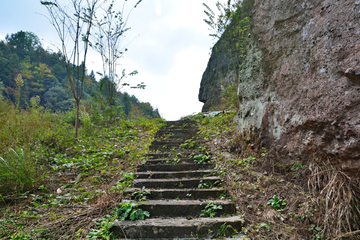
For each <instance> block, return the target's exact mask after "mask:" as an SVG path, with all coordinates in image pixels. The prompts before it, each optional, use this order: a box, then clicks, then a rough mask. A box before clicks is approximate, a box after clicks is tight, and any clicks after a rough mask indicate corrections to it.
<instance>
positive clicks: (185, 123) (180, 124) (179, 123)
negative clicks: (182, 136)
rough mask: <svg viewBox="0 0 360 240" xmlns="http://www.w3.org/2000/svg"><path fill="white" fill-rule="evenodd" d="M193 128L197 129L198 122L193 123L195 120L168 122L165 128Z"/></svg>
mask: <svg viewBox="0 0 360 240" xmlns="http://www.w3.org/2000/svg"><path fill="white" fill-rule="evenodd" d="M191 127H197V122H196V121H193V120H179V121H167V122H166V125H165V126H164V127H163V128H169V129H179V128H181V129H186V128H191ZM163 128H162V129H163Z"/></svg>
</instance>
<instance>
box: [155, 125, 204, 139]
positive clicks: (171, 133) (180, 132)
mask: <svg viewBox="0 0 360 240" xmlns="http://www.w3.org/2000/svg"><path fill="white" fill-rule="evenodd" d="M196 131H197V128H195V127H193V128H186V129H160V130H158V132H157V133H156V135H155V138H156V140H166V139H181V140H182V141H185V140H186V139H190V138H192V137H194V136H196Z"/></svg>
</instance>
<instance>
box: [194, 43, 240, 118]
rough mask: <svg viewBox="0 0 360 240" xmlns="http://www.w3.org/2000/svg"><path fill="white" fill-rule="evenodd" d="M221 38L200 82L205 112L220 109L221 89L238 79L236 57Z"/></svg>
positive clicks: (200, 94) (200, 92)
mask: <svg viewBox="0 0 360 240" xmlns="http://www.w3.org/2000/svg"><path fill="white" fill-rule="evenodd" d="M224 45H225V44H224V43H223V42H222V41H221V40H220V41H218V42H217V43H216V44H215V46H214V47H213V49H212V53H211V57H210V60H209V62H208V65H207V67H206V70H205V72H204V74H203V77H202V79H201V84H200V91H199V101H200V102H203V103H204V106H203V108H202V111H203V112H207V111H210V110H212V111H215V110H223V109H219V107H220V106H219V102H220V94H221V91H222V90H223V89H224V88H226V87H227V85H229V84H233V83H235V81H236V77H235V76H236V74H235V68H234V67H232V66H233V65H234V61H235V60H234V59H233V58H231V56H230V54H229V52H228V51H227V50H226V49H225V48H226V46H224Z"/></svg>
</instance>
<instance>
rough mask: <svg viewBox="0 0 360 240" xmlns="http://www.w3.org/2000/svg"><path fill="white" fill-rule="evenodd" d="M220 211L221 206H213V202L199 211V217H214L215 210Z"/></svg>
mask: <svg viewBox="0 0 360 240" xmlns="http://www.w3.org/2000/svg"><path fill="white" fill-rule="evenodd" d="M219 209H222V206H221V205H215V204H214V202H213V201H211V202H209V203H208V204H207V205H206V207H205V209H203V210H201V214H200V217H206V216H209V217H211V218H213V217H215V215H216V210H219Z"/></svg>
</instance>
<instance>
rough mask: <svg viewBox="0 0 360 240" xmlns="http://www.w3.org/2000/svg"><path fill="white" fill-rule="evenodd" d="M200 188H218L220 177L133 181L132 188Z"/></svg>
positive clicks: (220, 182) (220, 181)
mask: <svg viewBox="0 0 360 240" xmlns="http://www.w3.org/2000/svg"><path fill="white" fill-rule="evenodd" d="M199 184H202V188H212V187H218V186H220V185H221V184H222V179H221V178H220V177H205V178H184V179H135V180H134V181H133V187H134V188H142V187H145V188H154V189H161V188H163V189H164V188H165V189H171V188H183V189H185V188H195V189H198V188H199Z"/></svg>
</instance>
